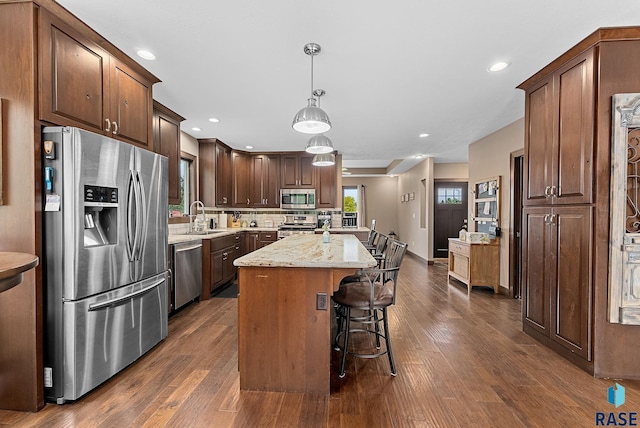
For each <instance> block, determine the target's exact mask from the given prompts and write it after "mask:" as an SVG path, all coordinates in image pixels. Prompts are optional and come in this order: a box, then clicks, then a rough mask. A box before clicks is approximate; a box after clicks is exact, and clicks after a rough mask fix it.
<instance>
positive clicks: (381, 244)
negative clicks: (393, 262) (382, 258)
mask: <svg viewBox="0 0 640 428" xmlns="http://www.w3.org/2000/svg"><path fill="white" fill-rule="evenodd" d="M388 240H389V237H388V236H387V235H383V234H382V233H378V241H377V242H376V254H383V253H384V250H385V247H386V246H387V241H388Z"/></svg>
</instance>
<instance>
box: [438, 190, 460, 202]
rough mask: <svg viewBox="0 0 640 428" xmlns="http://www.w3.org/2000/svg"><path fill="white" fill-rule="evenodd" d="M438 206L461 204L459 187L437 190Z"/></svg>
mask: <svg viewBox="0 0 640 428" xmlns="http://www.w3.org/2000/svg"><path fill="white" fill-rule="evenodd" d="M437 201H438V203H439V204H456V205H458V204H462V189H461V188H459V187H441V188H439V189H438V199H437Z"/></svg>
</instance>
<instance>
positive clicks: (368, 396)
mask: <svg viewBox="0 0 640 428" xmlns="http://www.w3.org/2000/svg"><path fill="white" fill-rule="evenodd" d="M446 274H447V272H446V266H445V265H444V264H443V263H436V264H435V265H433V266H427V265H426V263H423V262H422V261H419V260H417V259H415V258H412V257H406V258H405V261H404V263H403V266H402V270H401V273H400V279H399V288H398V299H397V304H396V305H395V306H394V307H392V308H391V309H390V310H389V313H390V318H391V321H390V322H391V325H390V329H391V333H392V339H393V346H394V351H395V359H396V365H397V367H398V376H397V377H395V378H394V377H391V376H390V375H389V366H388V361H387V360H386V358H384V357H383V358H378V359H375V360H361V359H350V360H348V367H347V376H346V377H345V378H344V379H339V378H338V376H337V370H336V368H337V366H338V359H337V357H338V356H337V355H336V354H335V352H334V355H333V356H332V364H333V367H332V374H331V382H332V392H331V395H330V396H318V395H311V394H295V393H279V392H247V391H242V392H241V391H239V386H238V385H239V377H238V371H237V306H236V303H237V300H236V299H232V298H213V299H211V300H207V301H203V302H201V303H198V304H192V305H190V306H189V307H187V308H185V310H183V311H181V312H180V313H178V314H177V315H175V316H174V317H172V318H171V319H170V320H169V337H168V338H167V339H166V340H164V341H163V342H162V343H161V344H160V345H158V346H157V347H156V348H155V349H153V350H152V351H151V352H150V353H149V354H147V355H145V356H144V357H143V358H141V359H140V360H139V361H138V362H137V363H135V364H134V365H132V366H131V367H129V368H127V369H126V370H125V371H123V372H122V373H120V374H119V375H117V376H115V377H114V378H112V379H111V380H109V381H108V382H106V383H105V384H104V385H102V386H101V387H99V388H98V389H96V390H95V391H93V392H91V393H89V394H88V395H87V396H85V397H84V398H82V399H81V400H79V401H77V402H75V403H69V404H65V405H63V406H58V405H55V404H48V405H47V406H46V407H45V408H44V409H43V410H42V411H40V412H38V413H31V414H30V413H20V412H10V411H0V426H1V425H8V426H12V427H13V426H16V427H32V426H43V427H45V426H46V427H120V426H135V427H139V426H150V427H164V426H166V427H232V426H234V427H254V426H256V427H257V426H267V427H409V426H441V427H498V426H500V427H538V426H539V427H578V426H580V427H582V426H595V414H596V412H606V413H607V414H608V412H620V411H622V412H636V411H638V410H640V382H639V381H629V380H624V381H620V383H621V384H622V385H623V386H624V387H625V388H626V403H625V404H623V405H622V406H621V407H619V408H617V409H616V408H615V407H614V406H613V405H611V404H609V403H608V402H607V389H608V388H609V387H610V386H612V385H613V384H614V381H612V380H605V379H594V378H593V377H591V376H590V375H589V374H587V373H586V372H584V371H582V370H580V369H579V368H577V367H575V366H573V365H571V364H570V363H568V362H567V361H566V360H564V359H563V358H561V357H559V356H558V355H556V354H555V353H553V352H552V351H551V350H549V349H547V348H545V347H543V346H541V345H539V344H538V343H537V342H536V341H534V340H533V339H531V338H530V337H529V336H527V335H525V334H524V333H522V331H521V325H522V323H521V321H520V303H519V301H517V300H512V299H509V298H507V297H505V296H502V295H494V294H493V290H492V289H490V288H487V289H475V288H474V290H473V292H472V293H471V297H470V298H468V297H467V291H466V287H465V286H464V285H463V284H461V283H452V284H447V275H446ZM361 345H362V344H360V345H359V346H361Z"/></svg>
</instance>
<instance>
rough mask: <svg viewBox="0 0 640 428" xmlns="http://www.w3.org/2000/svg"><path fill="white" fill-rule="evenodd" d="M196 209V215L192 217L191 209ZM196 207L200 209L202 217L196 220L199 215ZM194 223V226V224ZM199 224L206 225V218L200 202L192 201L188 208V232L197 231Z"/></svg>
mask: <svg viewBox="0 0 640 428" xmlns="http://www.w3.org/2000/svg"><path fill="white" fill-rule="evenodd" d="M194 206H195V207H196V214H195V215H193V214H192V212H193V207H194ZM198 206H199V207H200V210H201V214H202V217H201V218H198V216H199V215H200V214H198ZM194 223H195V224H194ZM199 224H202V225H206V224H207V217H206V215H205V212H204V204H203V203H202V202H200V201H194V202H193V203H192V204H191V206H190V207H189V232H194V231H197V230H196V229H198V226H199Z"/></svg>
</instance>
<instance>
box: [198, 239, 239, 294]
mask: <svg viewBox="0 0 640 428" xmlns="http://www.w3.org/2000/svg"><path fill="white" fill-rule="evenodd" d="M242 235H243V233H242V232H238V233H235V234H233V235H226V236H221V237H216V238H210V239H203V240H202V259H203V260H202V292H201V293H200V300H207V299H209V298H210V297H211V294H212V293H214V292H215V291H216V290H217V289H219V288H220V287H222V286H223V285H225V284H227V283H229V282H231V281H233V280H234V279H235V278H236V273H237V268H236V267H235V266H234V265H233V261H234V260H235V259H237V258H238V257H240V256H242V251H243V245H242Z"/></svg>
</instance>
